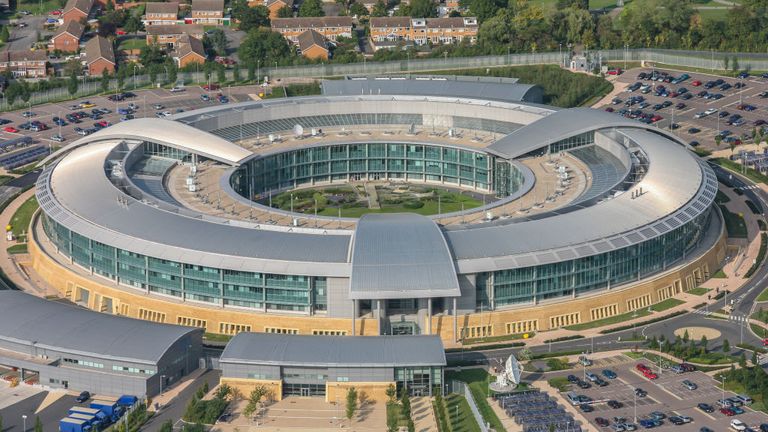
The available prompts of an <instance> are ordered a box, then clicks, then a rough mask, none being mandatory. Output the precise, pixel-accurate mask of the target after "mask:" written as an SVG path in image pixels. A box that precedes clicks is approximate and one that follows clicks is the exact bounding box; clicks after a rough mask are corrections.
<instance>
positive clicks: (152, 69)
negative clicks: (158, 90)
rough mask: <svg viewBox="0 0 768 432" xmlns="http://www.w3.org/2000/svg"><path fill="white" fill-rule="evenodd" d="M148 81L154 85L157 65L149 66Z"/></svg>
mask: <svg viewBox="0 0 768 432" xmlns="http://www.w3.org/2000/svg"><path fill="white" fill-rule="evenodd" d="M149 81H150V82H151V83H152V85H154V84H155V83H156V82H157V65H154V64H152V65H150V66H149Z"/></svg>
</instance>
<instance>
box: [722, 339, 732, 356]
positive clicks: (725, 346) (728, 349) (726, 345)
mask: <svg viewBox="0 0 768 432" xmlns="http://www.w3.org/2000/svg"><path fill="white" fill-rule="evenodd" d="M723 352H724V353H726V354H728V353H729V352H731V343H730V342H728V339H723Z"/></svg>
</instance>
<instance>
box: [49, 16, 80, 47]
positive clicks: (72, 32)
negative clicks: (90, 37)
mask: <svg viewBox="0 0 768 432" xmlns="http://www.w3.org/2000/svg"><path fill="white" fill-rule="evenodd" d="M83 32H85V27H83V25H82V24H80V22H79V21H69V22H67V24H64V25H63V26H61V27H59V29H58V30H56V33H54V35H53V36H52V37H51V43H50V44H49V45H48V49H50V50H59V51H63V52H77V50H78V49H80V39H81V38H82V37H83Z"/></svg>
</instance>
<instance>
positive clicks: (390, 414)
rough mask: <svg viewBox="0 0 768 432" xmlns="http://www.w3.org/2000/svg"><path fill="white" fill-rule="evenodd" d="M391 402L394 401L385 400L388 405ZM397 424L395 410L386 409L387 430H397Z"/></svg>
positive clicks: (390, 431) (391, 431)
mask: <svg viewBox="0 0 768 432" xmlns="http://www.w3.org/2000/svg"><path fill="white" fill-rule="evenodd" d="M391 403H394V402H387V404H388V405H389V404H391ZM398 426H399V425H398V419H397V414H396V411H395V410H393V409H388V410H387V432H397V430H398V429H399V427H398Z"/></svg>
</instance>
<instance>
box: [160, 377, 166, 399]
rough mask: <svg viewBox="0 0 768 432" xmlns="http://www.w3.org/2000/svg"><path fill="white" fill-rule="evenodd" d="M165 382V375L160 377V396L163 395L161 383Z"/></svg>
mask: <svg viewBox="0 0 768 432" xmlns="http://www.w3.org/2000/svg"><path fill="white" fill-rule="evenodd" d="M164 380H165V375H160V394H161V395H162V394H163V381H164Z"/></svg>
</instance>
